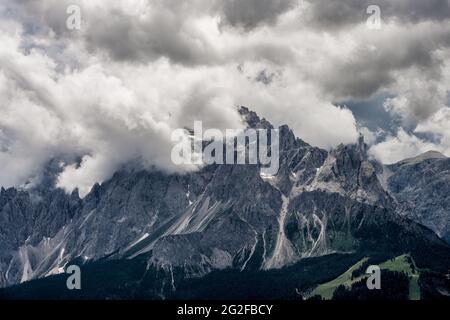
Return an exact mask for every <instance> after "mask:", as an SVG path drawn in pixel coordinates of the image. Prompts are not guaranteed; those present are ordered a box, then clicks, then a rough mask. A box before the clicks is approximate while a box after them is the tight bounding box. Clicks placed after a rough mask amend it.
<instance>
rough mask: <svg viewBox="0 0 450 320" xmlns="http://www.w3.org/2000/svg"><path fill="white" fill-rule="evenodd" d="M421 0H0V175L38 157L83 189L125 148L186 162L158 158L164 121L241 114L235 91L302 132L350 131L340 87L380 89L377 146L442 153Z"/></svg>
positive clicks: (320, 139) (445, 76) (23, 175)
mask: <svg viewBox="0 0 450 320" xmlns="http://www.w3.org/2000/svg"><path fill="white" fill-rule="evenodd" d="M432 2H434V3H435V6H431V5H428V4H424V2H421V1H406V0H402V1H397V2H395V4H391V3H390V2H387V1H380V7H381V10H382V18H383V24H382V28H381V30H370V29H368V28H367V26H366V19H367V13H366V11H365V10H366V7H365V6H363V5H362V4H361V2H360V1H350V0H344V1H339V3H338V2H334V1H314V2H313V1H297V0H267V1H266V0H258V1H256V0H244V1H235V0H223V1H219V0H193V1H180V0H152V1H145V0H130V1H123V0H122V1H114V2H108V3H106V2H105V1H95V0H94V1H93V0H91V1H87V0H86V1H81V0H78V1H66V0H63V1H57V0H42V1H39V3H38V2H36V1H30V0H28V1H27V0H23V1H15V2H11V1H6V0H0V42H1V43H2V46H1V47H0V113H1V117H0V164H1V165H2V168H3V170H1V172H0V185H3V186H13V185H21V184H23V183H26V182H27V181H29V180H30V179H31V178H32V177H34V176H37V175H39V172H40V171H41V170H42V168H43V167H44V166H45V164H46V163H47V162H48V161H49V160H50V159H60V160H61V170H62V173H61V174H60V176H59V179H58V183H59V185H60V186H61V187H63V188H65V189H66V190H68V191H71V190H72V189H74V188H75V187H78V188H80V191H81V193H82V194H85V193H86V192H88V191H89V189H90V187H91V186H92V185H93V184H94V183H95V182H102V181H104V180H105V179H108V178H109V177H110V176H111V175H112V174H113V173H114V171H116V170H117V169H118V168H120V167H121V166H123V165H125V164H127V163H129V162H131V161H139V162H140V163H141V164H142V165H143V166H144V167H146V168H152V167H156V168H158V169H161V170H167V171H183V170H191V169H192V168H188V167H184V168H180V167H178V166H175V165H173V164H172V162H171V161H170V151H171V149H172V146H173V142H172V141H171V140H170V137H171V133H172V131H173V130H175V129H177V128H183V127H191V126H192V124H193V122H194V121H195V120H202V121H203V122H204V125H205V126H206V127H214V128H219V129H225V128H239V127H241V126H242V123H241V119H240V117H239V115H238V113H237V112H236V109H235V106H237V105H247V106H249V107H250V108H251V109H254V110H255V111H257V112H258V113H259V114H260V115H261V116H263V117H266V118H267V119H268V120H270V121H272V122H273V123H274V124H276V125H279V124H284V123H287V124H288V125H289V126H291V127H292V128H293V129H294V131H295V133H296V135H298V136H300V137H301V138H302V139H304V140H306V141H307V142H309V143H311V144H313V145H317V146H320V147H324V148H331V147H334V146H336V145H337V144H339V143H352V142H354V141H355V140H356V139H357V136H358V130H360V129H359V127H360V125H359V124H358V123H357V121H358V119H356V118H355V116H354V115H353V113H352V112H351V110H349V109H348V108H346V107H345V106H337V105H339V103H337V102H336V101H352V100H364V99H371V98H372V97H373V96H376V95H378V94H385V93H387V94H386V97H387V98H386V100H385V101H384V102H383V106H384V108H386V110H387V111H388V112H389V114H390V115H391V116H392V117H393V118H394V119H397V120H398V123H399V128H398V130H397V134H390V135H386V138H385V139H384V140H383V141H378V142H374V143H376V145H374V146H373V149H372V150H373V154H374V155H376V156H377V157H378V158H380V159H382V160H385V161H391V160H400V159H398V158H401V157H405V156H409V155H411V153H413V152H416V151H419V150H424V149H426V148H428V147H430V148H432V149H436V150H439V151H441V152H444V153H448V152H449V151H450V142H449V141H447V140H449V139H447V138H448V137H447V138H446V136H448V128H449V127H448V114H447V113H448V100H449V99H448V88H449V83H450V71H449V70H450V66H449V56H450V50H449V48H450V21H449V16H448V14H447V13H446V12H448V11H447V10H448V2H447V1H438V0H436V1H432ZM427 3H428V2H427ZM73 4H75V5H79V7H80V9H81V18H82V22H81V29H80V30H69V29H68V28H67V26H66V20H67V18H68V13H67V7H68V6H69V5H73ZM437 7H439V8H440V9H439V10H437V9H436V8H437ZM364 130H366V129H364ZM425 133H426V134H425ZM425 137H432V139H426V138H425ZM399 146H400V147H399ZM425 151H426V150H425Z"/></svg>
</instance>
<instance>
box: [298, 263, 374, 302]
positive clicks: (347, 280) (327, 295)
mask: <svg viewBox="0 0 450 320" xmlns="http://www.w3.org/2000/svg"><path fill="white" fill-rule="evenodd" d="M367 259H368V258H364V259H362V260H360V261H358V262H357V263H355V264H354V265H353V266H351V267H350V269H348V270H347V271H345V272H344V273H343V274H341V275H340V276H339V277H337V278H336V279H334V280H332V281H330V282H327V283H324V284H321V285H319V286H318V287H316V288H315V289H314V290H313V291H312V292H311V293H310V294H308V295H307V296H306V298H307V299H308V298H310V297H313V296H317V295H318V296H321V297H322V298H323V299H326V300H330V299H331V298H332V297H333V293H334V290H336V288H337V287H338V286H340V285H345V286H347V287H349V286H351V285H352V284H353V283H354V282H357V281H359V280H361V279H362V278H363V277H364V276H362V277H358V278H355V279H353V280H352V272H353V271H354V270H356V269H358V268H359V267H361V266H362V265H363V263H365V262H366V261H367Z"/></svg>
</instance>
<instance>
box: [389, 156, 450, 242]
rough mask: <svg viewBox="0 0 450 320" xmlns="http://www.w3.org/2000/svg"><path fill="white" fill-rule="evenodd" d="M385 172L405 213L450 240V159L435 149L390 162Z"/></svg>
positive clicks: (391, 190) (392, 191)
mask: <svg viewBox="0 0 450 320" xmlns="http://www.w3.org/2000/svg"><path fill="white" fill-rule="evenodd" d="M384 174H385V177H386V181H387V188H388V190H389V192H390V194H391V195H392V196H394V197H395V199H396V200H397V201H398V203H399V204H400V206H401V210H402V212H403V214H405V215H406V216H408V217H409V218H411V219H413V220H414V221H417V222H419V223H421V224H423V225H425V226H427V227H429V228H430V229H431V230H433V231H435V232H436V233H437V234H438V235H439V236H440V237H441V238H443V239H444V240H446V241H447V242H449V243H450V159H449V158H447V157H445V156H444V155H442V154H440V153H438V152H433V151H431V152H427V153H425V154H422V155H420V156H418V157H416V158H412V159H406V160H403V161H400V162H398V163H396V164H393V165H389V166H386V167H385V169H384Z"/></svg>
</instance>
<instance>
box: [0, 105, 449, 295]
mask: <svg viewBox="0 0 450 320" xmlns="http://www.w3.org/2000/svg"><path fill="white" fill-rule="evenodd" d="M239 112H240V114H241V117H242V118H243V120H244V121H245V122H246V123H247V125H248V127H250V128H264V129H271V128H273V126H272V124H270V123H269V122H268V121H266V120H265V119H261V118H259V117H258V115H257V114H256V113H254V112H252V111H250V110H249V109H247V108H245V107H241V108H239ZM279 133H280V146H279V147H280V169H279V171H278V173H277V174H276V175H274V176H267V175H264V174H261V167H260V166H259V165H208V166H205V167H202V168H201V169H200V170H198V171H196V172H191V173H186V174H169V173H166V172H163V171H159V170H157V169H143V168H141V167H139V166H138V165H128V166H126V167H123V168H122V169H121V170H119V171H117V172H116V173H115V174H114V175H113V177H111V179H109V180H108V181H105V182H103V183H102V184H96V185H94V186H93V187H92V190H91V191H90V193H89V194H88V195H87V196H86V197H84V198H80V196H79V194H78V191H77V190H75V191H73V192H72V193H71V194H67V193H65V192H64V191H63V190H61V189H59V188H57V187H56V186H55V181H56V178H57V176H58V173H59V170H60V168H59V165H58V161H56V160H55V161H52V162H50V163H49V164H48V166H47V168H46V171H45V173H44V175H43V177H42V179H41V180H40V182H39V183H37V184H34V185H33V186H28V187H22V188H9V189H4V188H2V189H1V191H0V287H3V289H0V298H3V299H25V298H26V299H30V298H31V299H46V298H48V299H79V298H82V299H84V298H86V299H135V298H143V299H191V298H192V299H194V298H195V299H206V298H217V299H219V298H238V299H247V298H267V299H273V298H288V299H307V298H311V299H313V298H321V299H322V298H336V299H338V298H345V297H350V298H355V297H357V296H360V297H363V296H364V297H368V298H371V297H372V298H380V297H382V296H380V295H377V294H375V293H370V292H369V293H367V294H366V295H365V294H360V293H359V294H358V295H356V294H354V293H355V292H361V290H363V291H364V290H365V289H364V288H363V289H361V283H362V281H363V280H364V279H365V272H364V271H365V270H363V269H365V268H366V267H367V265H368V264H369V263H370V264H377V265H380V266H383V268H382V270H383V271H384V272H385V273H383V277H385V278H386V279H390V280H389V281H386V282H385V283H383V289H382V290H381V292H382V293H383V294H384V297H385V298H399V299H405V298H406V299H407V298H414V299H416V298H417V299H418V298H421V299H427V298H448V297H450V280H449V275H448V273H449V271H450V270H449V268H450V210H449V208H450V159H449V158H447V157H446V156H444V155H442V154H440V153H438V152H435V151H430V152H427V153H425V154H422V155H419V156H417V157H415V158H411V159H406V160H403V161H400V162H398V163H395V164H391V165H385V164H382V163H379V162H378V161H376V160H375V159H373V158H371V157H370V156H369V154H368V147H367V145H366V144H365V143H364V139H363V137H360V139H359V140H358V142H357V143H355V144H351V145H340V146H338V147H336V148H335V149H333V150H330V151H327V150H323V149H320V148H317V147H314V146H311V145H309V144H308V143H306V142H304V141H303V140H301V139H300V138H298V137H296V136H295V135H294V133H293V131H292V130H291V129H290V128H289V127H288V126H286V125H284V126H281V127H279ZM71 264H77V265H80V266H81V270H82V283H83V289H82V290H79V291H77V290H75V291H69V290H68V289H67V288H66V284H65V281H66V278H67V275H66V274H65V273H64V272H65V269H66V268H67V266H69V265H71ZM382 279H383V278H382ZM404 279H407V280H405V281H407V284H408V285H407V286H406V287H405V286H403V287H402V283H404V282H405V281H404ZM402 281H403V282H402ZM330 288H331V289H330ZM394 289H395V290H394ZM397 289H398V290H397ZM383 290H384V291H383ZM396 290H397V291H396ZM352 292H353V293H352ZM399 292H400V293H399Z"/></svg>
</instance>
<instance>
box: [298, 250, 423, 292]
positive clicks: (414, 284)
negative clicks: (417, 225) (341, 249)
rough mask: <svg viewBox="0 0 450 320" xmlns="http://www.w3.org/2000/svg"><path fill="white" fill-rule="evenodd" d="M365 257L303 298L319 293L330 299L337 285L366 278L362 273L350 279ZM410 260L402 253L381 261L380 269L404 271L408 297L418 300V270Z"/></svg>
mask: <svg viewBox="0 0 450 320" xmlns="http://www.w3.org/2000/svg"><path fill="white" fill-rule="evenodd" d="M367 259H368V258H364V259H362V260H360V261H358V262H357V263H356V264H354V265H353V266H352V267H350V269H348V270H347V271H346V272H344V273H343V274H341V275H340V276H339V277H337V278H336V279H334V280H332V281H330V282H327V283H324V284H321V285H319V286H317V287H316V288H315V289H314V290H313V291H312V292H311V293H309V294H308V295H306V297H305V298H306V299H308V298H310V297H313V296H316V295H319V296H321V297H322V298H323V299H326V300H330V299H331V298H332V297H333V293H334V290H336V288H337V287H338V286H340V285H344V286H346V287H350V286H351V285H352V284H353V283H355V282H357V281H360V280H361V279H364V278H367V275H362V276H360V277H357V278H354V279H352V272H353V271H354V270H356V269H358V268H359V267H361V265H362V264H363V263H365V262H366V261H367ZM410 261H413V260H412V257H411V256H410V255H408V254H403V255H401V256H398V257H396V258H394V259H391V260H388V261H385V262H383V263H381V264H380V269H381V270H390V271H397V272H404V273H406V274H407V275H408V276H409V277H410V281H409V299H410V300H420V288H419V284H418V280H419V270H416V269H415V268H414V261H413V263H412V264H411V263H410Z"/></svg>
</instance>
